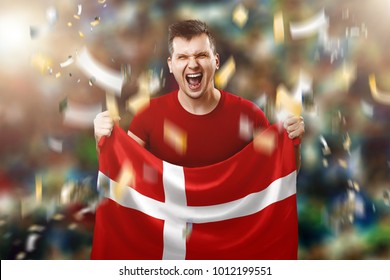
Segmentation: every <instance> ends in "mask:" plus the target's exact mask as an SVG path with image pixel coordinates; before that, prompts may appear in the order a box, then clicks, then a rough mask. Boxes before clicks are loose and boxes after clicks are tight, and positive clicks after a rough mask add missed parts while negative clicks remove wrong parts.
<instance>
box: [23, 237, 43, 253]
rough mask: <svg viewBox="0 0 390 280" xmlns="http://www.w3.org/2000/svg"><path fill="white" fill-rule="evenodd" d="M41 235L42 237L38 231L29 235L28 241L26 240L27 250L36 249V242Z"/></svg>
mask: <svg viewBox="0 0 390 280" xmlns="http://www.w3.org/2000/svg"><path fill="white" fill-rule="evenodd" d="M40 237H41V235H40V234H37V233H31V234H30V235H29V236H28V237H27V241H26V251H27V252H33V251H34V250H35V249H36V242H37V240H38V239H39V238H40Z"/></svg>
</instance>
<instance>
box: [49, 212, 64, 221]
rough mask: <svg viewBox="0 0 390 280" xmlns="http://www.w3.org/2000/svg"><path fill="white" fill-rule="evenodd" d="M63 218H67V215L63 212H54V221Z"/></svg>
mask: <svg viewBox="0 0 390 280" xmlns="http://www.w3.org/2000/svg"><path fill="white" fill-rule="evenodd" d="M63 219H65V216H64V215H63V214H61V213H57V214H54V216H53V217H52V220H54V221H62V220H63Z"/></svg>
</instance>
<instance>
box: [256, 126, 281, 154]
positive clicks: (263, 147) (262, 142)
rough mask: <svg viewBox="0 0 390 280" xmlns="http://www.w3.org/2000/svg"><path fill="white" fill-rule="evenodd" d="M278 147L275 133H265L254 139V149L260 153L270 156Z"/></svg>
mask: <svg viewBox="0 0 390 280" xmlns="http://www.w3.org/2000/svg"><path fill="white" fill-rule="evenodd" d="M276 145H277V139H276V134H275V132H274V131H263V132H259V133H256V135H255V136H254V139H253V147H254V148H255V150H256V151H257V152H259V153H262V154H265V155H270V154H272V152H273V151H274V150H275V148H276Z"/></svg>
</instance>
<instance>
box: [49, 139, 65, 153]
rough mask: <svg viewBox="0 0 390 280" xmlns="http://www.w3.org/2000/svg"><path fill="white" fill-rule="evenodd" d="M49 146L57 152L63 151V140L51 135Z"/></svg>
mask: <svg viewBox="0 0 390 280" xmlns="http://www.w3.org/2000/svg"><path fill="white" fill-rule="evenodd" d="M48 146H49V148H50V150H52V151H54V152H57V153H62V148H63V147H62V146H63V141H62V140H59V139H56V138H54V137H49V138H48Z"/></svg>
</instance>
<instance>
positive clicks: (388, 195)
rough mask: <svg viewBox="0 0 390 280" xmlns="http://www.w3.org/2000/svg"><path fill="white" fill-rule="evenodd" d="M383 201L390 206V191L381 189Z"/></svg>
mask: <svg viewBox="0 0 390 280" xmlns="http://www.w3.org/2000/svg"><path fill="white" fill-rule="evenodd" d="M383 202H384V203H385V205H387V206H390V191H389V190H384V191H383Z"/></svg>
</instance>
